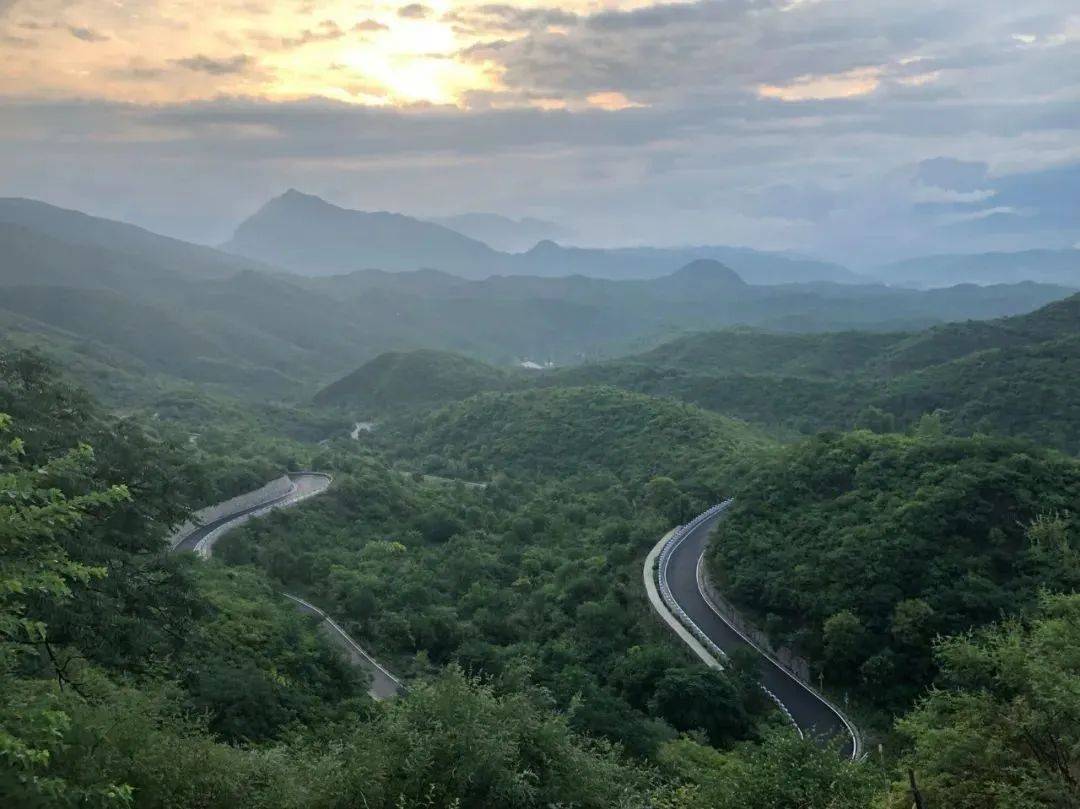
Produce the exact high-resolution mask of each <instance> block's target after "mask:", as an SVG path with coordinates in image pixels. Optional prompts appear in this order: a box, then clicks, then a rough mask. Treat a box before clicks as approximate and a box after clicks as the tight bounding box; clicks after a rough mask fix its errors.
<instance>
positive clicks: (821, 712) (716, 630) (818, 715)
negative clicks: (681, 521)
mask: <svg viewBox="0 0 1080 809" xmlns="http://www.w3.org/2000/svg"><path fill="white" fill-rule="evenodd" d="M724 517H725V511H724V510H723V509H722V508H721V509H720V510H718V511H716V512H715V513H712V514H709V515H708V516H707V517H705V518H703V519H701V521H700V522H698V523H697V524H696V525H693V524H692V523H691V524H690V525H692V527H691V528H689V530H686V531H676V532H673V534H672V535H669V537H665V538H664V539H663V540H661V541H660V543H658V544H657V546H656V548H655V549H654V552H653V553H652V554H650V555H649V560H648V561H647V562H646V571H645V575H646V577H647V578H648V577H652V576H654V575H659V576H661V577H666V582H667V590H668V592H669V593H670V596H671V598H673V599H674V601H675V602H676V604H677V606H678V608H680V609H681V611H682V613H683V615H682V616H679V615H677V614H676V613H674V612H672V611H670V610H668V613H667V615H665V618H670V619H673V620H674V621H678V622H679V623H681V624H683V625H685V626H686V628H687V629H689V630H691V634H689V635H687V634H684V633H681V632H680V633H679V634H680V636H681V637H682V639H683V640H684V641H685V642H686V643H687V644H688V645H690V646H691V648H694V650H695V652H696V653H697V654H698V655H699V656H700V657H702V658H703V659H707V655H703V654H702V651H701V648H702V644H699V643H697V641H696V640H695V639H694V637H693V635H694V634H697V633H693V632H692V630H693V629H695V628H696V629H698V630H699V631H700V632H701V633H703V634H704V635H705V637H706V638H707V639H708V641H711V644H708V643H707V644H705V645H706V646H708V645H715V647H716V649H718V650H719V651H720V653H721V654H722V655H728V654H731V653H732V652H734V651H735V650H736V649H740V648H749V649H752V650H753V651H754V652H756V653H757V654H758V655H759V656H760V658H761V666H760V681H761V684H762V686H763V687H764V688H765V690H766V691H767V692H769V696H771V697H772V698H773V699H774V700H775V701H776V702H777V703H778V704H779V705H780V707H781V708H782V709H783V710H784V711H785V713H787V715H788V717H789V718H790V719H791V721H792V723H793V724H794V725H795V726H796V728H797V729H798V730H799V732H800V733H802V734H803V735H806V736H810V737H812V738H815V739H818V740H820V741H822V742H823V743H824V742H827V741H829V740H831V739H834V738H839V739H840V740H841V742H840V751H841V753H842V754H843V755H844V756H845V757H850V758H857V757H858V756H859V755H860V753H861V751H860V749H859V747H860V743H859V735H858V732H857V730H856V729H855V727H854V725H852V724H851V722H850V720H848V719H847V717H845V716H844V715H843V713H842V712H841V711H840V710H839V709H838V708H837V707H836V706H834V705H833V704H832V703H830V702H829V701H828V700H826V699H825V698H824V697H822V696H821V695H820V694H818V693H817V692H816V691H815V690H814V689H813V688H811V687H810V686H809V685H807V684H805V683H803V682H801V681H800V680H798V679H797V678H796V677H795V676H794V675H793V674H791V673H789V672H788V671H787V670H786V669H785V668H783V667H782V666H781V665H780V664H779V663H777V662H776V661H775V660H774V659H773V658H772V656H771V655H769V654H768V653H767V652H765V651H763V650H762V649H760V648H758V647H757V646H756V645H754V644H753V643H751V642H750V640H749V639H748V638H746V637H745V636H744V635H743V634H741V633H740V632H739V631H738V630H737V629H735V627H734V626H732V625H731V624H730V623H729V622H728V621H727V620H726V619H725V618H724V617H723V616H722V615H721V614H720V612H719V611H718V610H717V609H716V608H715V607H714V606H713V604H712V602H711V601H710V600H709V598H708V597H707V596H706V595H705V593H704V590H703V588H702V587H701V585H700V582H699V580H698V577H699V567H700V565H701V564H702V561H701V560H702V557H703V556H704V553H705V548H706V546H707V545H708V542H709V534H710V533H711V532H712V529H713V527H714V526H715V525H716V524H717V523H718V522H719V521H720V520H722V519H724ZM666 543H671V546H670V547H669V549H668V552H667V554H662V553H660V551H661V549H662V548H663V547H664V546H665V544H666ZM656 558H659V560H660V562H659V565H658V569H657V570H656V571H655V574H654V571H653V569H652V567H651V566H652V562H653V559H656ZM662 589H663V588H661V590H662ZM656 593H657V591H656V589H655V588H650V601H651V602H652V604H653V607H654V608H656V609H657V611H662V610H667V605H666V604H665V603H664V601H663V599H662V598H661V597H659V596H658V595H655V594H656ZM661 614H664V613H663V612H661ZM668 622H669V623H672V620H669V621H668ZM673 626H674V624H673ZM717 662H719V661H717Z"/></svg>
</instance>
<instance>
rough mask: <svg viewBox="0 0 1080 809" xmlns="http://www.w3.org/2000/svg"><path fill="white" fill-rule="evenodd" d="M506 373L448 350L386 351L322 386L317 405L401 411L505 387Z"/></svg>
mask: <svg viewBox="0 0 1080 809" xmlns="http://www.w3.org/2000/svg"><path fill="white" fill-rule="evenodd" d="M508 379H509V375H508V373H507V372H505V371H502V370H500V369H498V368H495V367H494V366H491V365H488V364H487V363H484V362H480V361H479V360H474V359H470V358H468V357H463V356H461V355H460V354H454V353H451V352H449V351H434V350H431V349H421V350H417V351H388V352H386V353H385V354H380V355H379V356H377V357H376V358H375V359H373V360H371V361H370V362H367V363H365V364H364V365H362V366H360V367H359V368H358V369H357V370H355V371H353V372H352V373H351V374H349V375H348V376H345V377H343V378H342V379H339V380H338V381H337V382H334V383H333V384H331V385H328V386H327V387H325V388H323V389H322V390H321V391H319V393H318V394H316V396H315V402H316V404H322V405H345V406H352V407H366V408H370V409H374V410H385V409H390V410H399V409H408V408H414V407H423V406H431V405H436V404H443V403H447V402H455V401H458V400H461V399H466V398H468V397H469V396H472V395H473V394H476V393H480V392H481V391H488V390H495V389H498V388H500V387H503V386H504V385H506V383H507V381H508Z"/></svg>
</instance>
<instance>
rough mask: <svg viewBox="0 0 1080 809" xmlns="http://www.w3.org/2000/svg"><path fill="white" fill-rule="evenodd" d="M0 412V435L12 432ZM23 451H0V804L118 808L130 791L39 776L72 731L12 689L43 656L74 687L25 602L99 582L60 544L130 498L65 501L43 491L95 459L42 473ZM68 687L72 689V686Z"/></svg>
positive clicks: (74, 455) (73, 457)
mask: <svg viewBox="0 0 1080 809" xmlns="http://www.w3.org/2000/svg"><path fill="white" fill-rule="evenodd" d="M10 424H11V421H10V418H9V417H8V416H7V415H5V414H2V413H0V436H3V434H4V433H6V432H7V431H8V430H9V428H10ZM23 455H24V449H23V443H22V441H20V440H19V439H18V438H13V439H11V438H9V439H6V440H5V441H4V443H0V717H2V718H0V762H3V764H4V765H5V766H3V767H0V795H3V796H5V798H6V799H7V800H8V801H10V802H11V805H13V806H27V807H29V806H38V805H41V806H44V805H46V804H48V803H50V802H51V801H57V802H61V801H63V802H71V803H77V802H80V801H82V802H84V803H85V804H88V805H90V804H94V803H108V802H117V803H120V802H125V801H126V799H127V798H128V797H129V792H128V791H127V790H125V789H124V788H123V787H118V786H114V785H112V784H100V785H90V786H87V787H81V788H76V787H74V786H71V785H69V784H67V783H66V782H65V781H64V780H63V779H60V778H57V777H54V776H50V775H47V774H45V773H44V770H45V769H46V768H47V766H48V764H49V760H50V757H51V755H52V754H53V752H54V751H55V750H56V749H57V748H58V747H59V746H60V744H61V740H62V738H63V733H64V731H65V730H66V729H67V727H68V725H69V718H68V716H67V714H66V713H64V712H63V711H62V710H60V709H58V708H57V707H56V706H55V704H54V700H53V699H50V698H49V697H47V696H45V697H41V696H38V695H34V694H27V693H26V692H25V691H24V689H22V688H21V687H19V686H18V683H17V681H16V679H15V677H14V669H15V666H16V662H17V660H18V658H20V657H22V656H24V655H26V654H27V653H29V652H32V651H35V650H40V651H42V652H44V656H45V657H46V658H47V659H48V660H49V661H50V663H51V664H52V669H53V674H54V676H55V677H56V680H57V683H58V685H59V686H60V688H64V687H66V686H69V685H73V683H72V680H71V677H72V674H71V672H70V671H69V669H68V666H67V665H60V664H57V655H56V652H55V650H54V647H53V645H52V642H51V639H50V637H49V628H48V626H47V625H46V624H45V623H44V622H43V621H41V620H40V619H38V618H36V617H34V616H32V615H30V614H28V611H27V606H28V601H29V600H30V598H31V596H32V597H33V598H35V599H36V600H39V601H40V600H47V601H50V602H62V601H65V600H68V599H70V598H71V597H72V593H73V586H74V585H75V584H77V583H81V584H86V583H87V582H89V581H91V580H92V579H101V578H103V577H104V576H105V572H106V571H105V568H104V567H101V566H90V565H86V564H82V563H80V562H77V561H74V560H72V559H71V558H70V557H69V556H68V554H67V553H66V552H65V550H64V546H63V543H62V541H61V539H62V537H63V535H64V534H66V533H69V532H72V531H75V530H76V529H78V528H79V527H80V526H82V525H83V524H84V523H85V522H86V520H87V519H88V518H89V517H90V516H91V515H94V514H100V513H106V512H107V511H108V510H109V509H110V508H113V507H115V506H116V505H117V504H119V503H121V502H123V501H125V500H127V499H128V493H127V490H126V489H125V488H124V487H122V486H114V487H111V488H109V489H105V490H102V491H94V492H90V493H87V494H83V495H80V496H77V497H70V498H69V497H66V496H64V494H63V493H62V492H60V491H59V490H58V489H56V488H55V487H53V486H50V485H49V484H48V481H49V480H50V479H51V478H53V477H55V476H63V475H69V474H76V473H78V472H80V471H81V470H85V469H86V468H87V467H88V466H89V464H90V462H91V461H92V460H93V452H92V451H91V449H90V447H88V446H86V445H85V444H83V445H80V446H79V447H77V448H75V449H72V450H70V451H68V452H67V453H65V454H63V455H60V456H58V457H56V458H54V459H52V460H50V461H49V462H48V463H46V464H45V465H44V466H33V465H27V464H26V463H25V462H24V460H23ZM74 687H77V685H76V686H74Z"/></svg>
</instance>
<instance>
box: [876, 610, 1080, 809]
mask: <svg viewBox="0 0 1080 809" xmlns="http://www.w3.org/2000/svg"><path fill="white" fill-rule="evenodd" d="M1078 649H1080V594H1075V593H1074V594H1070V595H1043V596H1042V598H1041V600H1040V603H1039V605H1038V607H1037V609H1036V610H1034V612H1033V614H1032V615H1031V617H1030V618H1028V619H1024V620H1022V619H1012V620H1008V621H1005V622H1003V623H1000V624H998V625H995V626H992V627H990V628H987V629H984V630H982V631H978V632H973V633H968V634H965V635H961V636H958V637H954V638H949V639H946V640H942V641H940V642H939V643H938V645H937V647H936V655H937V658H938V661H939V663H940V666H941V674H940V677H939V686H940V687H939V688H937V689H935V690H934V691H932V692H930V694H929V695H927V696H926V697H925V698H924V699H923V700H922V702H921V703H920V704H919V705H918V707H917V708H916V709H915V710H914V711H913V712H912V713H911V714H910V715H908V716H907V717H906V718H904V719H902V720H901V721H900V722H898V724H897V728H898V730H899V731H900V732H901V734H902V735H903V736H904V737H905V738H906V740H907V742H908V743H909V745H910V750H911V752H910V753H909V754H908V756H907V758H906V760H905V762H904V764H905V767H907V768H911V769H913V770H914V771H915V772H916V774H917V775H918V780H919V785H920V789H921V790H922V792H923V795H924V797H925V799H926V803H927V805H928V806H931V807H937V806H948V807H954V808H955V809H976V807H986V806H995V807H1003V808H1004V809H1036V807H1039V808H1040V809H1041V808H1043V807H1058V808H1059V809H1066V808H1069V809H1075V807H1078V806H1080V784H1078V776H1077V773H1080V658H1078V656H1077V655H1078V652H1077V650H1078ZM909 805H910V799H909V797H908V795H907V784H906V782H905V781H899V782H898V783H896V784H895V785H894V789H893V797H892V806H894V807H896V808H897V809H907V806H909Z"/></svg>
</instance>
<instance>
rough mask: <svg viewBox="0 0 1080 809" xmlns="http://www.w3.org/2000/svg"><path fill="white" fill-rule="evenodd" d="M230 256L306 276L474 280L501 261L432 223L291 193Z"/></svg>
mask: <svg viewBox="0 0 1080 809" xmlns="http://www.w3.org/2000/svg"><path fill="white" fill-rule="evenodd" d="M223 249H225V250H227V251H229V252H231V253H236V254H237V255H242V256H247V257H248V258H254V259H260V260H263V261H267V262H270V263H273V264H276V265H278V266H280V267H284V268H286V269H288V270H292V271H293V272H296V273H300V274H301V275H328V274H334V273H343V272H347V271H350V270H361V269H381V270H418V269H422V268H436V269H440V270H443V271H445V272H450V273H456V274H458V275H462V276H467V277H483V276H486V275H490V274H491V272H492V271H493V270H494V269H495V268H496V267H497V265H498V260H499V257H500V255H501V254H499V253H497V252H496V251H495V250H492V249H491V248H490V247H488V246H487V245H486V244H483V243H481V242H478V241H476V240H475V239H470V238H468V237H467V236H462V235H461V234H460V233H457V232H455V231H453V230H450V229H448V228H445V227H442V226H441V225H436V224H433V223H431V222H424V221H422V220H420V219H414V218H412V217H411V216H404V215H402V214H396V213H386V212H377V213H368V212H365V211H353V210H348V209H346V208H339V207H338V206H336V205H331V204H330V203H329V202H326V201H324V200H322V199H320V198H319V197H315V196H311V195H310V194H302V193H300V192H299V191H295V190H289V191H287V192H285V193H284V194H282V195H281V196H280V197H276V198H274V199H272V200H270V201H269V202H268V203H266V204H265V205H264V206H263V207H262V208H260V209H259V210H258V211H257V212H256V213H255V214H254V215H253V216H251V217H250V218H248V219H247V220H245V221H244V222H242V223H241V224H240V226H239V227H238V228H237V229H236V232H235V233H234V234H233V237H232V239H231V240H230V241H229V242H227V243H226V244H225V245H223Z"/></svg>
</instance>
